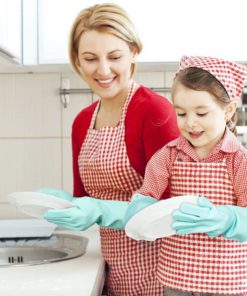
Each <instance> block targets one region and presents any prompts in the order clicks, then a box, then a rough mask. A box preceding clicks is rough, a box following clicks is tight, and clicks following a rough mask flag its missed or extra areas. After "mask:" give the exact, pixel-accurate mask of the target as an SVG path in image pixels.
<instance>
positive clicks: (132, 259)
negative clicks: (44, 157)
mask: <svg viewBox="0 0 247 296" xmlns="http://www.w3.org/2000/svg"><path fill="white" fill-rule="evenodd" d="M134 90H135V85H134V82H132V84H131V87H130V91H129V94H128V97H127V99H126V102H125V105H124V108H123V112H122V115H121V118H120V122H119V125H118V126H117V127H105V128H102V129H100V130H95V129H94V124H95V119H96V115H97V112H98V109H99V106H100V103H99V104H98V106H97V107H96V110H95V112H94V114H93V117H92V121H91V124H90V128H89V130H88V133H87V136H86V139H85V141H84V143H83V146H82V148H81V152H80V155H79V168H80V175H81V178H82V180H83V184H84V186H85V189H86V191H87V192H88V194H89V195H90V196H93V197H96V198H100V199H104V200H124V201H129V199H130V197H131V195H132V192H133V191H134V190H137V189H138V188H139V187H140V186H141V185H142V181H143V178H142V177H141V176H140V175H139V174H138V173H137V172H136V171H135V170H134V169H133V168H132V167H131V165H130V163H129V159H128V155H127V151H126V145H125V125H124V122H125V116H126V112H127V107H128V104H129V102H130V100H131V98H132V95H133V93H134ZM100 234H101V248H102V254H103V256H104V258H105V260H106V262H107V263H108V271H107V286H108V293H107V295H109V296H110V295H115V296H116V295H121V296H122V295H131V296H134V295H142V296H145V295H146V296H151V295H157V296H158V295H164V293H163V292H162V291H163V288H162V286H161V285H160V284H159V283H158V281H157V280H156V278H155V274H156V269H157V264H156V263H157V257H158V251H159V249H160V241H156V242H154V243H152V244H146V243H144V242H137V241H135V240H132V239H130V238H128V237H127V236H126V235H125V232H124V231H123V230H113V229H105V228H101V229H100Z"/></svg>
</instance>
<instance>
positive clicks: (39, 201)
mask: <svg viewBox="0 0 247 296" xmlns="http://www.w3.org/2000/svg"><path fill="white" fill-rule="evenodd" d="M8 201H9V203H10V204H12V205H14V206H16V207H17V208H18V209H19V210H20V211H21V212H23V213H25V214H27V215H29V216H32V217H36V218H43V215H44V213H45V212H46V211H47V210H50V209H53V210H54V209H55V210H59V209H66V208H71V207H75V204H74V203H72V202H70V201H68V200H64V199H61V198H58V197H55V196H53V195H49V194H45V193H40V192H13V193H10V194H9V195H8Z"/></svg>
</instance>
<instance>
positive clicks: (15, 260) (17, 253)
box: [0, 234, 88, 268]
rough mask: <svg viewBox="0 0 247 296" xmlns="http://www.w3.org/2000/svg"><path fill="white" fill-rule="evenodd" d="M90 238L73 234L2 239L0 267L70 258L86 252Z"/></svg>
mask: <svg viewBox="0 0 247 296" xmlns="http://www.w3.org/2000/svg"><path fill="white" fill-rule="evenodd" d="M87 243H88V239H87V238H85V237H83V236H78V235H73V234H54V235H52V236H51V237H50V238H36V239H33V238H32V239H17V240H8V239H7V240H1V241H0V268H1V267H10V266H27V265H37V264H46V263H52V262H58V261H63V260H69V259H72V258H76V257H79V256H82V255H83V254H84V253H85V252H86V248H87Z"/></svg>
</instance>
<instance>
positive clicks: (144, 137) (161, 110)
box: [72, 86, 179, 197]
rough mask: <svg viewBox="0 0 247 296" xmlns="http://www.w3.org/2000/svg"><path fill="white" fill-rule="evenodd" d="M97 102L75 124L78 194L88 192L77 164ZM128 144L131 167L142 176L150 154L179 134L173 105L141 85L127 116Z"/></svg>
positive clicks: (73, 141)
mask: <svg viewBox="0 0 247 296" xmlns="http://www.w3.org/2000/svg"><path fill="white" fill-rule="evenodd" d="M96 105H97V102H95V103H93V104H91V105H90V106H88V107H86V108H85V109H83V110H82V111H81V112H80V113H79V114H78V115H77V116H76V118H75V120H74V123H73V126H72V152H73V175H74V193H73V195H74V196H75V197H79V196H85V195H88V194H87V192H86V191H85V189H84V186H83V180H81V177H80V174H79V167H78V155H79V153H80V150H81V146H82V143H83V141H84V139H85V137H86V134H87V130H88V128H89V125H90V123H91V119H92V115H93V112H94V110H95V107H96ZM125 129H126V131H125V143H126V148H127V154H128V157H129V161H130V164H131V165H132V167H133V168H134V169H135V170H136V171H137V172H138V173H139V174H140V175H142V176H144V172H145V168H146V165H147V162H148V160H149V159H150V158H151V156H152V155H153V154H154V153H155V152H156V151H157V150H158V149H160V148H161V147H163V146H164V145H165V144H167V143H168V142H170V141H171V140H174V139H175V138H177V137H178V136H179V130H178V127H177V119H176V114H175V110H174V108H173V106H172V104H171V103H170V102H169V101H168V100H167V99H165V98H163V97H161V96H160V95H158V94H156V93H155V92H153V91H151V90H150V89H148V88H146V87H144V86H140V87H139V88H138V89H137V90H136V92H135V94H134V95H133V97H132V99H131V101H130V103H129V106H128V109H127V114H126V118H125Z"/></svg>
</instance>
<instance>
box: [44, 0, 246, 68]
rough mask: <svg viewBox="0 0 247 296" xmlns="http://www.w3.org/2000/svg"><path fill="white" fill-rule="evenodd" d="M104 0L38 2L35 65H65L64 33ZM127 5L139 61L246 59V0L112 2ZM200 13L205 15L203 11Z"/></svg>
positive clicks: (128, 0) (66, 39)
mask: <svg viewBox="0 0 247 296" xmlns="http://www.w3.org/2000/svg"><path fill="white" fill-rule="evenodd" d="M101 2H105V0H70V1H68V0H64V1H61V0H52V1H51V0H39V25H38V27H39V63H40V64H56V63H68V53H67V52H68V50H67V48H68V36H69V31H70V28H71V25H72V22H73V21H74V18H75V17H76V15H77V14H78V13H79V11H80V10H81V9H83V8H85V7H88V6H91V5H94V4H97V3H101ZM110 2H113V3H117V4H119V5H120V6H122V7H123V8H125V9H126V11H127V12H128V14H129V15H130V17H131V19H132V20H133V22H134V23H135V25H136V27H137V31H138V32H139V35H140V37H141V40H142V42H143V51H142V53H141V55H140V57H139V61H140V62H176V61H179V60H180V58H181V56H182V55H205V56H207V55H209V56H218V57H221V58H225V59H230V60H235V61H245V62H246V61H247V54H246V53H247V42H245V40H244V38H245V36H246V33H247V18H246V11H247V1H246V0H227V1H223V0H219V1H215V0H207V5H204V6H203V7H202V4H201V1H198V0H186V1H183V0H173V1H170V0H154V1H152V3H150V1H142V4H141V5H140V1H133V0H111V1H110ZM202 11H203V13H202Z"/></svg>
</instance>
